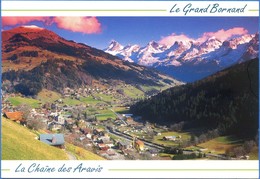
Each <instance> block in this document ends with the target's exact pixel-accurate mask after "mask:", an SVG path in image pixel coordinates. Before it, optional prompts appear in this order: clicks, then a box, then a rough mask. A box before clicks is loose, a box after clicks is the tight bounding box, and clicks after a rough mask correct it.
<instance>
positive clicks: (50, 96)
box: [37, 89, 61, 103]
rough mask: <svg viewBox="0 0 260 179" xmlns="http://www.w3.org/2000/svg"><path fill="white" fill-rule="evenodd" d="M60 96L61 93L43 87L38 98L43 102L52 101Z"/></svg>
mask: <svg viewBox="0 0 260 179" xmlns="http://www.w3.org/2000/svg"><path fill="white" fill-rule="evenodd" d="M60 98H61V95H60V94H59V93H57V92H54V91H50V90H47V89H43V90H42V91H40V92H39V93H38V95H37V99H38V100H40V101H41V102H43V103H52V102H54V101H55V100H58V99H60Z"/></svg>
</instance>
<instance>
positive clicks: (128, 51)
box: [104, 33, 259, 82]
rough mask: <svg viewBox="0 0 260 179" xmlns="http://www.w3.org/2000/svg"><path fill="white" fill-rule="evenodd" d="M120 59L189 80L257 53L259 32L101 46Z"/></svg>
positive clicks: (254, 56) (256, 55) (209, 73)
mask: <svg viewBox="0 0 260 179" xmlns="http://www.w3.org/2000/svg"><path fill="white" fill-rule="evenodd" d="M104 51H105V52H107V53H110V54H112V55H116V56H118V57H120V58H121V59H123V60H124V61H129V62H132V63H137V64H140V65H144V66H149V67H153V68H155V69H158V70H159V71H162V72H164V73H166V74H168V75H171V76H173V77H174V78H177V79H179V80H181V81H184V82H193V81H196V80H199V79H202V78H204V77H206V76H209V75H211V74H214V73H215V72H217V71H220V70H222V69H225V68H227V67H229V66H231V65H234V64H237V63H240V62H243V61H246V60H250V59H253V58H256V57H258V54H259V34H258V33H256V34H254V35H250V34H246V35H242V36H238V37H235V38H232V39H229V40H225V41H221V40H219V39H218V38H216V37H214V36H211V37H209V38H208V39H206V40H205V41H201V40H200V41H199V40H187V39H186V40H179V41H175V43H173V45H170V46H167V45H163V44H161V43H159V42H155V41H151V42H149V43H148V44H147V45H146V46H144V47H141V46H140V45H127V46H123V45H121V44H120V43H118V42H116V41H114V40H113V41H111V43H110V45H109V46H108V47H107V48H106V49H104Z"/></svg>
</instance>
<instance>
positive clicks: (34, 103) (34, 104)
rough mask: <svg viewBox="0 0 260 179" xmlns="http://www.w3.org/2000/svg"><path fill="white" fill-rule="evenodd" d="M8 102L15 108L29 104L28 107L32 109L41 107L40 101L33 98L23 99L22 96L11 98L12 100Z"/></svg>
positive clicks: (9, 99)
mask: <svg viewBox="0 0 260 179" xmlns="http://www.w3.org/2000/svg"><path fill="white" fill-rule="evenodd" d="M8 101H10V102H11V104H12V105H14V106H18V105H20V104H27V105H29V106H31V107H32V108H37V107H39V103H40V102H39V101H38V100H35V99H31V98H23V97H20V96H17V97H10V98H8Z"/></svg>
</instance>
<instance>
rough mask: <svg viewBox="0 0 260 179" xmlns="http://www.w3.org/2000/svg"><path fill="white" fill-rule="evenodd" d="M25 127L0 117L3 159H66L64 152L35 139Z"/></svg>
mask: <svg viewBox="0 0 260 179" xmlns="http://www.w3.org/2000/svg"><path fill="white" fill-rule="evenodd" d="M35 137H36V135H35V134H33V133H32V132H31V131H30V130H28V129H27V128H25V127H23V126H21V125H19V124H17V123H15V122H12V121H10V120H8V119H6V118H2V159H3V160H66V159H68V158H67V155H66V153H65V152H64V151H63V150H61V149H58V148H55V147H51V146H48V145H47V144H44V143H42V142H40V141H39V140H36V139H35Z"/></svg>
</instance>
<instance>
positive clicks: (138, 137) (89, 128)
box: [2, 87, 181, 160]
mask: <svg viewBox="0 0 260 179" xmlns="http://www.w3.org/2000/svg"><path fill="white" fill-rule="evenodd" d="M97 94H102V95H107V96H106V99H108V95H110V96H111V99H112V100H110V101H106V100H105V99H104V100H102V97H100V95H97ZM120 96H124V95H123V94H121V93H120V91H119V90H116V89H112V88H110V89H107V90H102V89H99V88H90V87H89V88H85V89H82V88H79V89H78V90H73V89H70V88H65V89H64V91H63V95H62V97H61V98H59V99H57V100H55V101H53V102H52V103H40V104H39V105H38V107H37V108H32V107H30V106H28V105H26V104H21V105H18V106H17V105H13V104H12V103H11V102H10V100H9V99H13V98H15V99H18V98H20V99H25V98H26V97H24V96H22V95H20V94H14V93H7V92H5V91H2V99H3V101H2V116H4V117H5V118H7V119H10V120H13V121H15V122H18V123H20V124H21V125H26V126H27V127H29V128H31V129H34V130H38V129H41V130H40V131H41V132H40V134H39V137H38V139H39V140H40V141H42V142H44V143H46V144H48V145H52V146H55V147H59V148H61V149H64V148H65V147H64V143H65V142H68V143H72V144H74V145H76V146H79V147H82V148H84V149H86V150H89V151H91V152H93V153H96V154H98V155H99V156H102V157H104V158H106V159H109V160H124V159H128V160H129V159H130V160H136V159H141V160H142V159H163V160H166V159H171V158H170V157H167V156H160V155H159V153H160V152H161V151H162V150H163V149H164V146H163V145H160V144H157V143H153V142H152V139H153V136H155V135H156V136H160V135H161V133H160V132H156V131H155V130H154V125H153V124H150V123H148V122H146V121H143V120H142V117H141V116H134V115H133V114H128V113H127V112H128V109H129V106H128V104H129V103H131V102H133V101H134V99H132V98H129V97H124V98H120ZM83 97H84V98H88V99H91V100H89V101H86V102H85V101H84V103H79V104H71V101H80V100H82V98H83ZM50 98H51V96H50ZM66 99H71V101H70V103H69V102H66ZM118 99H120V100H118ZM67 101H68V100H67ZM93 109H95V110H93ZM103 111H105V112H106V113H105V114H104V113H102V112H103ZM107 113H108V114H107ZM165 130H166V131H167V130H168V129H167V127H166V126H164V128H163V129H162V131H165ZM161 137H162V138H163V139H164V140H168V141H172V142H174V141H177V140H179V139H181V136H161Z"/></svg>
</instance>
